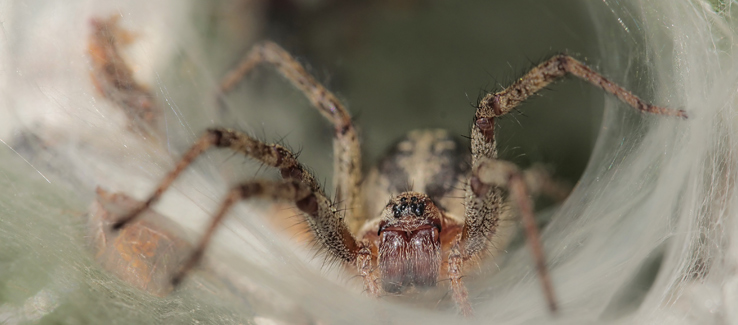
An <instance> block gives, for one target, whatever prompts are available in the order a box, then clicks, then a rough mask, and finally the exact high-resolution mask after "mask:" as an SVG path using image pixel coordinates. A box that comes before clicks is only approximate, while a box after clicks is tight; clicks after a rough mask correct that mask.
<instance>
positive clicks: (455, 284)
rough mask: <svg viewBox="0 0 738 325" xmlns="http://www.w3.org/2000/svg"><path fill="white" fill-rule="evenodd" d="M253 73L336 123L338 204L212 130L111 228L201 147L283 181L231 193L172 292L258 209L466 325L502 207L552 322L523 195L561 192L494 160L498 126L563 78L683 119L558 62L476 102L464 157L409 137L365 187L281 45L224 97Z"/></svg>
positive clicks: (435, 142)
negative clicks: (267, 69)
mask: <svg viewBox="0 0 738 325" xmlns="http://www.w3.org/2000/svg"><path fill="white" fill-rule="evenodd" d="M260 63H268V64H271V65H272V66H274V67H275V68H276V69H277V70H278V71H279V72H280V73H281V74H282V75H283V76H284V77H286V78H287V79H288V80H289V81H290V82H291V83H292V84H293V85H294V86H295V87H296V88H298V89H299V90H300V91H301V92H303V93H304V94H305V95H306V97H307V98H308V99H309V100H310V102H311V104H312V105H313V107H315V109H316V110H317V111H318V112H320V113H321V114H322V115H323V116H324V117H325V118H326V119H327V120H328V121H329V122H331V123H332V125H333V130H334V141H333V148H334V156H335V157H334V159H335V164H334V174H333V175H334V176H333V182H334V187H335V189H336V192H337V193H336V200H335V201H333V200H331V199H330V197H329V196H328V195H327V194H326V193H325V192H324V190H323V189H322V188H321V187H320V185H319V184H318V182H317V181H316V178H315V176H313V175H312V174H311V173H310V171H309V170H308V169H307V168H306V167H305V166H303V165H302V164H301V163H300V162H299V161H298V159H297V156H296V155H295V154H294V153H292V152H291V151H290V150H288V149H287V148H285V147H283V146H280V145H278V144H269V143H265V142H263V141H260V140H258V139H255V138H253V137H251V136H249V135H247V134H244V133H241V132H238V131H234V130H229V129H225V128H212V129H209V130H208V131H207V132H205V134H204V135H203V136H202V137H201V138H200V139H199V140H198V141H197V142H196V143H195V144H194V145H193V146H192V147H191V148H190V150H189V151H187V152H186V153H185V154H184V156H183V157H182V158H181V159H180V161H179V162H178V163H177V165H176V167H175V168H174V169H173V170H172V171H171V172H170V173H169V174H168V175H167V176H166V177H165V178H164V179H163V180H162V182H161V183H160V184H159V186H158V187H157V188H156V189H155V190H154V192H153V194H152V195H151V196H150V197H149V198H148V199H147V200H146V201H145V202H144V203H143V204H142V205H141V206H139V207H138V208H136V209H134V210H133V211H132V212H130V213H129V214H128V215H126V216H123V217H122V218H120V219H119V220H118V221H117V222H115V223H114V225H113V228H114V229H120V228H121V227H124V226H125V225H126V224H128V223H130V222H131V221H132V220H134V219H135V218H136V217H137V216H139V215H140V214H141V212H143V211H144V210H145V209H147V208H149V207H151V206H152V205H153V204H154V203H156V201H157V200H158V199H159V198H160V197H161V195H162V194H163V193H164V191H166V189H167V188H169V186H170V185H171V184H172V183H173V182H174V180H175V179H176V178H177V177H178V176H179V175H180V174H181V173H182V172H183V171H184V170H185V169H186V168H187V166H189V165H190V164H191V163H192V162H193V161H194V160H195V159H196V158H197V157H198V156H200V155H201V154H202V153H203V152H204V151H206V150H208V149H209V148H213V147H217V148H227V149H230V150H233V151H236V152H240V153H242V154H244V155H246V156H248V157H251V158H253V159H255V160H257V161H260V162H261V163H263V164H264V165H266V166H270V167H272V168H275V169H277V170H279V171H280V172H281V175H282V178H283V179H282V180H278V181H275V180H253V181H247V182H243V183H241V184H239V185H236V186H234V187H233V188H232V189H231V190H230V191H229V194H228V196H227V197H226V198H225V199H224V201H223V203H222V204H221V206H220V208H219V209H218V211H217V212H216V213H215V214H214V216H213V218H212V221H211V223H210V226H209V227H208V229H207V231H206V232H205V235H204V236H203V237H202V239H201V240H200V242H199V243H198V245H197V248H196V249H195V251H194V252H193V253H192V255H191V257H190V259H189V260H187V262H186V263H185V264H184V265H183V267H182V268H181V269H180V271H179V272H178V273H177V274H176V275H175V276H174V277H173V283H174V284H177V283H179V281H180V280H181V279H182V278H183V277H184V276H185V275H186V274H187V272H188V271H189V270H190V269H192V268H193V267H194V266H195V265H196V264H197V263H198V261H199V260H200V258H201V257H202V255H203V253H204V250H205V247H206V246H207V244H208V243H209V242H210V239H211V237H212V235H213V234H214V232H215V230H216V229H217V228H218V226H219V225H220V223H221V222H222V220H223V218H224V217H225V216H226V215H227V214H228V212H229V211H230V210H231V208H232V207H233V205H235V204H236V203H238V202H239V201H241V200H249V199H253V198H262V199H268V200H272V201H281V202H290V203H292V204H294V205H295V206H296V207H297V208H298V210H299V211H300V214H301V215H302V216H303V217H304V220H305V221H306V222H307V224H308V226H309V227H310V229H311V230H312V233H313V234H314V236H315V240H316V241H317V243H318V244H319V245H320V246H321V247H323V248H325V249H326V251H327V252H328V254H330V256H332V257H333V258H335V259H337V260H340V261H343V262H345V263H346V264H348V265H351V266H353V267H355V268H356V270H357V272H358V273H359V275H360V276H361V278H362V279H363V282H364V289H365V290H366V292H367V293H369V295H371V296H374V297H380V296H381V295H382V294H383V293H403V292H407V291H409V290H410V289H412V288H425V287H432V286H435V284H436V283H437V282H438V280H439V279H444V278H445V279H448V283H449V286H450V288H451V292H452V297H453V299H454V301H455V302H456V303H457V305H458V307H459V309H460V311H461V313H462V314H463V315H464V316H471V315H472V314H473V309H472V306H471V303H470V301H469V295H468V293H467V290H466V286H465V285H464V281H463V275H464V270H465V266H466V265H468V264H469V262H470V261H474V260H478V259H481V258H485V257H490V256H494V255H495V251H494V250H495V249H503V248H504V247H505V244H506V240H507V239H508V238H509V235H510V233H509V231H507V229H504V227H500V225H501V222H502V221H507V220H508V219H507V218H509V217H510V213H507V212H508V211H510V210H511V209H505V208H504V207H505V206H506V205H508V204H509V205H511V206H514V207H516V208H517V209H515V210H516V211H515V212H516V213H515V214H514V215H519V216H520V217H521V220H522V224H523V229H524V230H525V234H526V238H527V240H528V244H529V246H530V248H531V250H532V252H533V257H534V260H535V268H536V270H537V272H538V275H539V277H540V279H541V283H542V286H543V292H544V295H545V297H546V301H547V302H548V305H549V309H550V310H551V311H552V312H553V311H555V310H556V308H557V307H556V299H555V296H554V292H553V286H552V284H551V279H550V277H549V275H548V271H547V269H546V263H545V257H544V253H543V248H542V245H541V242H540V239H539V235H538V228H537V227H536V224H535V220H534V217H533V207H532V203H531V200H530V195H531V194H537V193H541V194H547V195H549V196H552V197H555V196H558V195H557V193H560V192H561V191H558V190H557V189H556V186H555V185H553V183H555V182H552V181H551V180H550V179H547V177H546V176H547V175H546V174H545V173H542V172H538V171H535V170H526V171H521V170H520V169H518V168H517V167H516V166H515V165H514V164H512V163H509V162H506V161H502V160H499V159H498V157H497V148H496V142H495V134H494V129H495V127H494V126H495V118H497V117H499V116H502V115H505V114H507V113H509V112H510V111H511V110H512V109H513V108H514V107H516V106H517V105H519V104H520V103H522V102H523V101H525V100H526V99H527V98H528V97H530V96H531V95H533V94H535V93H536V92H538V91H540V90H541V89H543V88H544V87H546V86H547V85H549V84H550V83H552V82H553V81H555V80H557V79H560V78H562V77H564V76H566V75H567V74H570V75H574V76H576V77H579V78H581V79H583V80H585V81H587V82H589V83H592V84H593V85H595V86H597V87H600V88H602V89H603V90H605V91H606V92H608V93H610V94H613V95H614V96H616V97H617V98H618V99H620V100H621V101H623V102H625V103H627V104H629V105H630V106H632V107H633V108H635V109H637V110H640V111H642V112H647V113H652V114H657V115H670V116H677V117H681V118H686V113H685V112H684V111H682V110H673V109H668V108H664V107H659V106H655V105H651V104H648V103H646V102H644V101H642V100H641V99H640V98H638V97H637V96H635V95H633V94H632V93H630V92H629V91H627V90H626V89H624V88H622V87H620V86H618V85H616V84H615V83H613V82H611V81H609V80H607V79H606V78H605V77H603V76H602V75H600V74H598V73H596V72H595V71H594V70H592V69H591V68H589V67H588V66H586V65H585V64H584V63H581V62H579V61H577V60H576V59H574V58H572V57H570V56H567V55H556V56H554V57H552V58H550V59H548V60H546V61H544V62H542V63H541V64H539V65H537V66H536V67H533V68H532V69H531V70H530V71H529V72H528V73H526V74H525V75H524V76H523V77H521V78H519V79H517V80H516V81H515V82H514V83H513V84H512V85H510V86H509V87H508V88H506V89H504V90H502V91H499V92H496V93H489V94H487V95H486V96H485V97H484V98H482V99H481V101H480V102H479V105H478V107H477V110H476V113H475V116H474V123H473V124H472V126H471V133H470V139H471V145H470V149H471V150H470V151H471V155H470V156H467V154H466V153H465V150H464V149H463V147H462V146H461V145H460V142H459V141H457V140H455V139H454V138H453V137H451V136H449V135H448V133H446V132H445V131H442V130H430V131H414V132H411V133H409V134H408V136H407V137H406V138H405V139H403V140H401V141H400V142H398V143H397V145H396V146H395V147H394V148H393V149H392V150H391V151H390V153H389V155H388V156H387V157H386V158H385V159H383V160H382V161H381V162H380V163H379V165H378V167H377V168H376V169H375V170H373V171H372V172H371V173H370V174H369V175H368V177H367V179H366V180H364V182H363V184H364V186H362V180H363V176H362V170H361V163H362V161H361V151H360V147H359V136H358V132H357V131H356V129H355V127H354V125H353V122H352V120H351V115H350V114H349V113H348V111H347V110H346V108H345V107H343V105H342V104H341V102H340V101H339V100H338V99H337V98H336V97H335V96H334V95H333V94H332V93H331V92H330V91H328V90H327V89H326V88H325V87H323V86H322V85H321V84H320V83H319V82H317V81H316V80H315V79H314V78H313V77H312V76H310V74H308V73H307V71H305V68H304V67H303V66H302V65H301V64H300V63H298V62H297V61H296V60H295V59H294V58H293V57H292V56H291V55H290V54H289V53H287V51H285V50H284V49H282V48H281V47H279V46H278V45H277V44H274V43H271V42H264V43H261V44H259V45H257V46H255V47H254V48H253V49H252V50H251V51H250V52H249V53H248V54H247V55H246V57H244V59H243V61H242V62H241V63H240V64H239V66H238V67H237V68H236V69H234V70H233V71H232V72H231V73H230V74H229V75H228V76H227V77H226V78H225V79H224V81H223V83H222V84H221V87H220V90H221V92H222V93H225V92H227V91H229V90H230V89H232V88H233V87H234V86H235V85H236V84H237V83H238V82H239V81H240V80H241V79H242V78H243V77H244V76H245V75H246V74H247V73H248V72H250V71H252V70H253V68H254V67H255V66H256V65H258V64H260ZM505 194H507V195H505ZM552 194H553V195H552ZM388 198H389V199H390V200H389V203H388V201H387V199H388Z"/></svg>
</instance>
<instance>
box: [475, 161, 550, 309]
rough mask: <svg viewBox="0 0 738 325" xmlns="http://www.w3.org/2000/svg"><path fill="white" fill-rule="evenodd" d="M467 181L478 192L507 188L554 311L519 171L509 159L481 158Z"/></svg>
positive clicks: (535, 229) (543, 256)
mask: <svg viewBox="0 0 738 325" xmlns="http://www.w3.org/2000/svg"><path fill="white" fill-rule="evenodd" d="M472 173H473V174H472V179H471V180H470V182H471V183H477V185H476V186H473V187H475V188H476V189H477V190H478V191H479V192H485V191H490V190H491V188H493V187H496V188H507V189H508V191H509V193H510V199H511V201H512V202H513V205H514V206H515V207H517V209H518V212H519V214H520V216H521V217H522V222H523V229H524V231H525V238H526V240H527V241H528V246H529V247H530V249H531V251H532V253H533V259H534V260H535V264H536V270H537V272H538V277H539V278H540V279H541V285H542V286H543V292H544V295H545V297H546V301H547V302H548V307H549V309H550V310H551V312H556V309H557V304H556V296H555V294H554V291H553V286H552V284H551V277H550V276H549V274H548V269H547V268H546V258H545V255H544V253H543V246H542V245H541V239H540V234H539V232H538V226H537V225H536V220H535V217H534V215H533V202H532V200H531V198H530V192H529V191H528V188H527V186H526V184H525V179H524V175H523V173H521V172H520V170H519V169H518V167H517V166H515V164H513V163H511V162H507V161H502V160H493V159H490V160H484V161H482V162H481V163H480V164H479V165H478V166H477V167H476V168H475V169H474V170H473V171H472Z"/></svg>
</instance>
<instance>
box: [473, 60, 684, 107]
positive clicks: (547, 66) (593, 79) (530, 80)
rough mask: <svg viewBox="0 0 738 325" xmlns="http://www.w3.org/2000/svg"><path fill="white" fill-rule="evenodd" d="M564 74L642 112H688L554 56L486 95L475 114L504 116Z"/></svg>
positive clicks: (572, 61)
mask: <svg viewBox="0 0 738 325" xmlns="http://www.w3.org/2000/svg"><path fill="white" fill-rule="evenodd" d="M566 74H571V75H574V76H576V77H578V78H580V79H582V80H584V81H587V82H589V83H591V84H593V85H595V86H597V87H599V88H602V90H604V91H606V92H608V93H610V94H613V95H615V97H617V98H618V99H620V100H621V101H623V102H625V103H626V104H628V105H630V106H632V107H633V108H635V109H637V110H639V111H641V112H648V113H652V114H657V115H668V116H678V117H681V118H687V113H686V112H685V111H684V110H676V109H670V108H665V107H660V106H656V105H652V104H649V103H646V102H644V101H643V100H642V99H640V98H638V96H636V95H633V93H631V92H629V91H627V90H625V88H623V87H620V86H618V85H617V84H615V83H613V82H612V81H610V80H608V79H607V78H605V77H604V76H602V75H601V74H599V73H597V72H595V71H594V70H592V69H591V68H590V67H588V66H587V65H585V64H584V63H582V62H579V61H577V60H576V59H574V58H572V57H571V56H568V55H565V54H559V55H555V56H554V57H552V58H550V59H548V60H546V61H544V62H543V63H541V64H539V65H538V66H536V67H534V68H533V69H531V70H530V71H529V72H528V73H526V74H525V75H524V76H523V77H522V78H520V79H518V80H517V81H515V83H513V84H512V85H510V86H509V87H507V88H506V89H505V90H503V91H501V92H498V93H490V94H487V95H486V96H485V97H484V98H483V99H482V101H481V102H480V107H479V111H478V112H477V115H478V116H479V117H487V118H490V117H494V116H501V115H505V114H507V113H508V112H510V110H512V109H513V108H515V107H516V106H518V105H519V104H520V103H521V102H523V101H524V100H526V99H527V98H528V97H529V96H531V95H533V94H535V93H536V92H538V91H540V90H541V89H543V88H544V87H546V86H548V85H549V84H550V83H551V82H553V81H555V80H557V79H560V78H562V77H564V76H565V75H566ZM480 115H481V116H480Z"/></svg>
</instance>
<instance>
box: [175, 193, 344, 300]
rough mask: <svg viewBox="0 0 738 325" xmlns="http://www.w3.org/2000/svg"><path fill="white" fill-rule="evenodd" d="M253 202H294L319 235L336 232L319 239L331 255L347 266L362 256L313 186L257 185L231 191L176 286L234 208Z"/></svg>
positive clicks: (200, 255) (334, 212)
mask: <svg viewBox="0 0 738 325" xmlns="http://www.w3.org/2000/svg"><path fill="white" fill-rule="evenodd" d="M251 198H264V199H269V200H272V201H283V202H293V203H294V204H295V206H297V208H298V209H300V211H301V212H302V214H303V215H304V216H305V219H306V220H308V223H309V224H310V225H311V228H313V230H315V231H316V232H317V233H320V232H331V231H335V232H336V234H337V235H338V237H335V236H332V237H330V238H328V239H327V240H326V238H325V237H321V236H318V238H319V239H320V240H322V241H324V244H325V245H326V247H328V248H329V251H331V252H334V255H335V256H336V257H339V258H341V259H342V260H344V261H347V262H351V261H353V260H355V259H356V255H357V252H358V245H357V244H356V240H355V239H354V238H353V237H352V236H351V234H350V233H349V232H348V229H346V227H345V225H343V223H342V222H341V221H340V218H339V217H338V215H337V214H336V211H335V209H333V207H332V205H331V203H330V201H329V200H328V199H327V198H326V197H325V195H323V194H322V193H319V192H318V193H316V192H314V191H313V190H312V189H311V188H310V187H309V186H307V185H306V184H305V183H303V182H300V181H299V180H283V181H253V182H247V183H244V184H241V185H239V186H236V187H234V188H233V189H231V191H230V192H229V193H228V196H227V197H226V199H225V201H223V203H222V204H221V206H220V209H218V212H217V213H216V214H215V215H214V216H213V218H212V220H211V222H210V226H209V227H208V229H207V231H206V232H205V234H204V235H203V236H202V238H201V239H200V242H199V243H198V245H197V247H196V248H195V250H194V251H193V253H192V255H190V257H189V259H187V261H186V262H185V263H184V265H183V266H182V268H181V269H180V270H179V271H178V272H177V274H175V275H174V277H173V278H172V284H173V285H175V286H176V285H178V284H179V283H180V282H181V281H182V279H183V278H184V276H185V275H186V274H187V273H188V272H189V271H190V270H191V269H192V268H193V267H195V266H196V265H197V263H198V262H199V261H200V259H201V258H202V256H203V253H204V252H205V248H206V247H207V246H208V244H209V243H210V240H211V238H212V236H213V233H215V230H216V229H217V228H218V226H219V225H220V223H221V222H222V221H223V218H224V217H225V216H226V214H227V213H228V211H230V210H231V208H232V207H233V205H234V204H236V203H238V202H239V201H241V200H248V199H251ZM337 252H338V253H337Z"/></svg>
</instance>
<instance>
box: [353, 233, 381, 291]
mask: <svg viewBox="0 0 738 325" xmlns="http://www.w3.org/2000/svg"><path fill="white" fill-rule="evenodd" d="M369 247H370V244H369V241H366V240H364V241H362V242H361V244H360V246H359V252H358V253H357V257H356V268H357V269H358V271H359V275H361V277H362V278H363V279H364V290H365V291H366V292H367V293H369V295H370V296H372V297H375V298H376V297H379V293H380V289H379V285H377V281H378V280H379V279H378V277H377V274H376V272H374V266H373V265H372V251H371V249H370V248H369Z"/></svg>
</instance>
